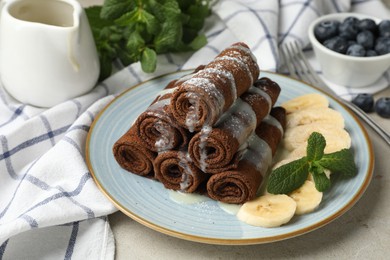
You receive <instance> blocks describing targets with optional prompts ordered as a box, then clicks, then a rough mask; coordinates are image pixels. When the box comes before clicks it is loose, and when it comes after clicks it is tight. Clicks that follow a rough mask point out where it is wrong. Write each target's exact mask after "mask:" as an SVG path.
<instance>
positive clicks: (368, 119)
mask: <svg viewBox="0 0 390 260" xmlns="http://www.w3.org/2000/svg"><path fill="white" fill-rule="evenodd" d="M340 100H341V101H342V103H343V104H344V105H345V106H347V107H348V108H349V109H351V110H352V111H353V112H355V114H356V115H357V116H359V117H360V119H362V120H363V121H364V122H366V123H367V124H368V125H369V126H370V127H371V128H372V129H374V130H375V132H376V133H377V134H378V135H380V136H381V137H382V138H383V140H385V142H386V143H387V144H388V145H390V135H389V134H388V133H387V132H386V131H385V130H384V129H383V128H382V127H381V126H380V125H378V124H377V123H376V122H375V121H374V120H372V119H371V117H369V116H368V115H367V114H366V113H365V112H364V111H363V110H361V109H360V108H359V107H357V106H356V105H354V104H353V103H351V102H348V101H346V100H344V99H340Z"/></svg>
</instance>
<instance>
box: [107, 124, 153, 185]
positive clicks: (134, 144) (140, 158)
mask: <svg viewBox="0 0 390 260" xmlns="http://www.w3.org/2000/svg"><path fill="white" fill-rule="evenodd" d="M135 130H136V129H135V128H134V127H131V128H130V129H129V130H128V131H127V132H126V133H125V134H124V135H122V136H121V137H120V138H119V139H118V140H117V141H116V142H115V144H114V146H113V149H112V150H113V154H114V157H115V159H116V161H117V162H118V164H119V165H120V166H121V167H122V168H123V169H125V170H127V171H129V172H132V173H134V174H137V175H140V176H143V177H149V178H154V170H153V161H154V159H155V158H156V156H157V153H154V152H153V151H151V150H149V149H148V148H146V147H145V146H144V145H143V142H142V140H141V139H140V138H139V136H138V135H137V133H136V131H135Z"/></svg>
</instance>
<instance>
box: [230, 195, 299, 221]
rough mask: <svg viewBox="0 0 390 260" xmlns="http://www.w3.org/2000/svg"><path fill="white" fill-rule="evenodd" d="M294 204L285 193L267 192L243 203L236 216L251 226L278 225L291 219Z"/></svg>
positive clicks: (293, 212)
mask: <svg viewBox="0 0 390 260" xmlns="http://www.w3.org/2000/svg"><path fill="white" fill-rule="evenodd" d="M296 206H297V205H296V202H295V201H294V200H293V199H292V198H290V197H289V196H287V195H285V194H277V195H274V194H267V195H263V196H260V197H258V198H256V199H254V200H251V201H248V202H246V203H244V204H243V205H242V206H241V208H240V210H239V211H238V213H237V218H238V219H239V220H241V221H243V222H245V223H247V224H249V225H252V226H260V227H279V226H281V225H283V224H285V223H287V222H289V221H290V220H291V218H292V217H293V216H294V214H295V210H296Z"/></svg>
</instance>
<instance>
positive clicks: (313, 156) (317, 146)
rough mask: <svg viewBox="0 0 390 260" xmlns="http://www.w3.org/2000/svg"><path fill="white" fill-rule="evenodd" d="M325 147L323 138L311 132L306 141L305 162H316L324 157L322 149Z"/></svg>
mask: <svg viewBox="0 0 390 260" xmlns="http://www.w3.org/2000/svg"><path fill="white" fill-rule="evenodd" d="M325 146H326V140H325V138H324V136H323V135H322V134H320V133H318V132H313V133H311V135H310V136H309V139H308V140H307V148H306V153H307V160H308V161H310V162H311V161H317V160H320V159H321V158H322V156H323V155H324V149H325Z"/></svg>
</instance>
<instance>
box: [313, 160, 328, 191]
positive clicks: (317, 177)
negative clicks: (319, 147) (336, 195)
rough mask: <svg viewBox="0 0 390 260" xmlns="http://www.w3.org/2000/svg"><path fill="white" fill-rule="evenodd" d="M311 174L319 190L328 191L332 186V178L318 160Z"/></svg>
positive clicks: (314, 163)
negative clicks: (329, 177)
mask: <svg viewBox="0 0 390 260" xmlns="http://www.w3.org/2000/svg"><path fill="white" fill-rule="evenodd" d="M309 171H310V174H311V176H312V177H313V181H314V184H315V187H316V189H317V190H318V191H321V192H323V191H326V190H328V189H329V188H330V185H331V183H330V179H328V177H326V174H325V171H324V168H323V167H322V166H321V165H319V164H318V163H317V162H313V163H312V165H311V167H310V169H309Z"/></svg>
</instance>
